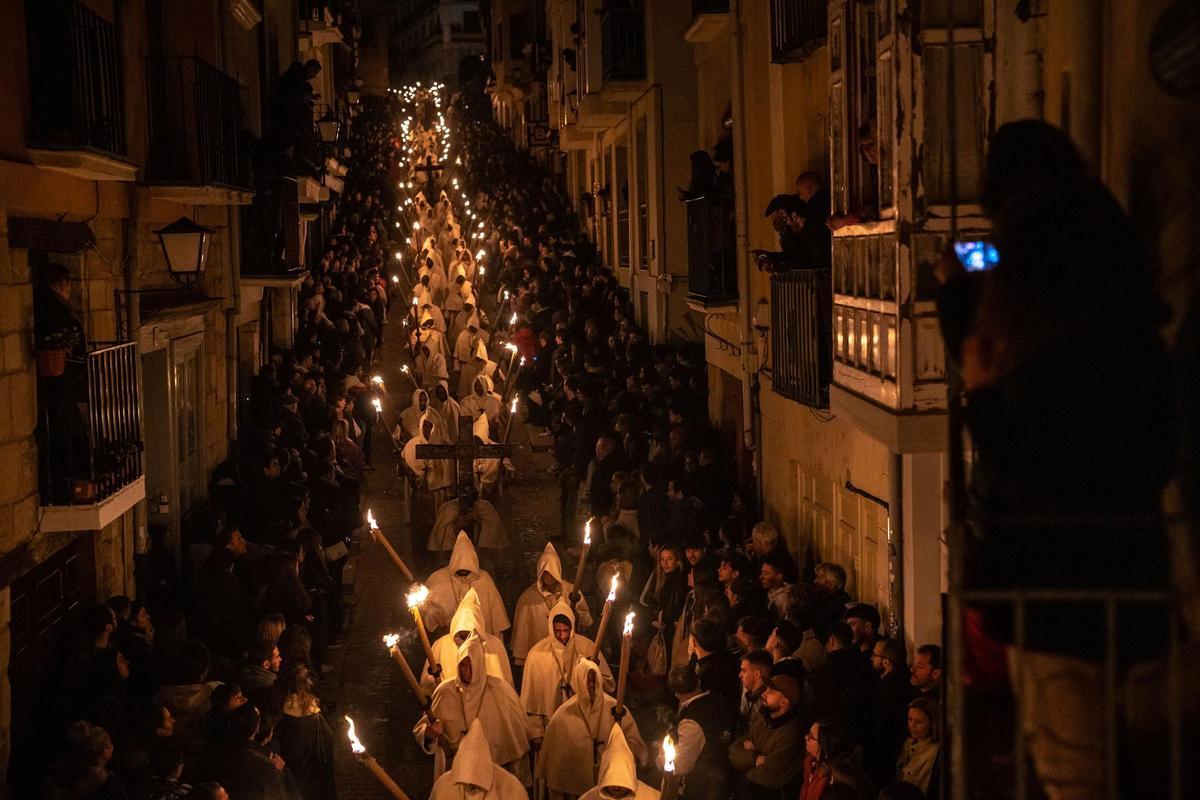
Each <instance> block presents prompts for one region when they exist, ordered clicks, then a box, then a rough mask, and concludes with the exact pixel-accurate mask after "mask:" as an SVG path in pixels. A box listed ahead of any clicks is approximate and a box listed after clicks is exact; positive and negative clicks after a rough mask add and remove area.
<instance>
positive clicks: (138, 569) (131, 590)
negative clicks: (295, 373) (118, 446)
mask: <svg viewBox="0 0 1200 800" xmlns="http://www.w3.org/2000/svg"><path fill="white" fill-rule="evenodd" d="M125 198H126V207H127V208H128V209H129V216H128V217H126V218H125V220H124V222H123V224H122V227H123V230H122V239H123V248H124V253H123V256H124V258H122V259H121V272H122V275H121V281H122V286H123V289H124V292H125V318H124V323H125V330H124V331H117V332H116V333H117V335H118V336H121V335H122V334H123V335H124V337H125V340H126V341H130V342H136V341H137V340H138V331H139V330H140V328H141V325H142V320H141V316H142V310H141V295H139V294H137V291H136V290H137V287H138V282H137V260H138V240H139V238H140V237H139V236H138V229H139V228H140V226H141V221H142V215H141V205H140V204H139V202H138V198H139V191H138V188H137V186H136V184H132V183H127V184H125ZM116 300H117V302H120V298H116ZM137 369H138V387H139V391H138V414H139V418H140V419H142V420H145V418H146V392H145V390H144V389H143V388H142V387H143V383H142V377H141V376H142V361H141V359H140V358H139V359H138V367H137ZM144 430H145V429H144V428H143V431H144ZM144 438H145V435H144V433H143V440H144ZM144 449H145V448H144V446H143V451H144ZM145 472H146V468H145V458H144V456H143V463H142V474H143V476H144V475H145ZM148 525H149V515H148V514H147V511H146V498H142V499H141V500H140V501H138V503H137V504H136V505H134V507H133V537H134V538H133V563H134V575H133V580H132V584H133V585H132V587H131V586H130V583H131V581H130V580H129V578H128V577H127V578H126V582H125V583H126V585H125V592H126V594H129V595H132V596H135V597H137V598H138V599H139V600H142V601H145V599H146V596H147V591H148V588H149V587H147V586H142V585H141V582H140V581H138V580H137V576H138V575H139V574H140V573H142V572H143V571H144V570H143V566H142V564H141V562H143V561H145V560H146V557H147V556H148V555H149V553H150V531H149V529H148V527H147V526H148Z"/></svg>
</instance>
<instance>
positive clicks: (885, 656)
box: [863, 639, 917, 786]
mask: <svg viewBox="0 0 1200 800" xmlns="http://www.w3.org/2000/svg"><path fill="white" fill-rule="evenodd" d="M871 666H872V668H873V669H874V670H875V674H876V675H878V676H879V677H878V680H877V682H876V683H875V687H874V698H873V700H872V702H871V708H870V709H868V710H866V714H865V722H866V726H865V729H864V733H865V734H866V736H865V739H864V742H863V769H864V770H865V771H866V773H867V775H868V776H870V778H871V780H872V781H874V782H875V785H876V786H882V785H883V784H884V783H886V782H887V781H888V780H889V779H890V778H891V777H892V776H893V775H894V774H895V771H896V758H897V757H898V756H899V755H900V748H901V747H902V746H903V745H904V737H905V736H906V734H907V730H908V729H907V723H908V704H909V703H911V702H912V701H913V698H915V697H916V696H917V691H916V689H915V688H913V685H912V682H911V676H910V673H909V671H908V654H907V652H906V651H905V649H904V644H903V643H901V642H899V641H896V640H895V639H880V640H879V641H877V642H875V647H874V650H873V651H872V653H871Z"/></svg>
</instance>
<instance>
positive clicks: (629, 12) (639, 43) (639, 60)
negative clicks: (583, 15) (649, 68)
mask: <svg viewBox="0 0 1200 800" xmlns="http://www.w3.org/2000/svg"><path fill="white" fill-rule="evenodd" d="M600 40H601V59H602V61H603V62H604V80H606V81H640V80H644V79H645V77H646V26H645V20H644V19H643V16H642V7H641V6H640V5H636V4H630V5H627V6H624V5H622V6H609V7H607V8H605V9H604V12H603V14H602V15H601V17H600Z"/></svg>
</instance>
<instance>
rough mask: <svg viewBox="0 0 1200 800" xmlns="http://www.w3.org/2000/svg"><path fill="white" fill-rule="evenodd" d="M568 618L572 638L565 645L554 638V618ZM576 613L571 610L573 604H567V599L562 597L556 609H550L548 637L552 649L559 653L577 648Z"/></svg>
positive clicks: (547, 616)
mask: <svg viewBox="0 0 1200 800" xmlns="http://www.w3.org/2000/svg"><path fill="white" fill-rule="evenodd" d="M555 617H566V618H567V619H568V620H570V622H571V636H570V637H569V638H568V639H567V642H566V644H563V643H562V642H560V641H559V640H558V639H556V638H555V636H554V618H555ZM575 633H576V631H575V612H574V611H572V610H571V604H570V603H568V602H567V598H566V597H565V596H564V597H560V598H559V600H558V602H557V603H555V604H554V607H553V608H551V609H550V613H549V614H547V615H546V635H547V636H548V637H550V639H549V641H550V647H552V648H553V649H554V650H555V651H557V652H560V653H561V652H563V651H564V650H573V649H574V647H575Z"/></svg>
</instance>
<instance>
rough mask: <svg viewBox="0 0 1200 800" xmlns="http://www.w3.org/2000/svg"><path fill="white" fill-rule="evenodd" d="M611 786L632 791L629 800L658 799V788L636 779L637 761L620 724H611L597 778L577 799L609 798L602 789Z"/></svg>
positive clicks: (604, 799) (607, 799)
mask: <svg viewBox="0 0 1200 800" xmlns="http://www.w3.org/2000/svg"><path fill="white" fill-rule="evenodd" d="M612 786H619V787H620V788H622V789H628V790H629V791H631V792H633V795H632V796H630V797H629V800H658V789H655V788H653V787H652V786H649V785H647V784H645V783H642V782H641V781H639V780H638V777H637V763H636V762H635V760H634V757H633V752H632V751H631V750H630V749H629V744H628V742H626V741H625V733H624V731H622V730H621V726H620V725H613V726H612V731H611V732H610V733H609V734H608V747H607V748H606V749H605V751H604V757H603V758H601V759H600V778H599V780H597V781H596V785H595V786H594V787H593V788H591V789H588V790H587V791H586V792H584V793H583V794H582V795H580V796H579V800H610V799H611V797H612V795H610V794H608V793H606V792H605V791H604V790H605V788H607V787H612Z"/></svg>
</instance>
